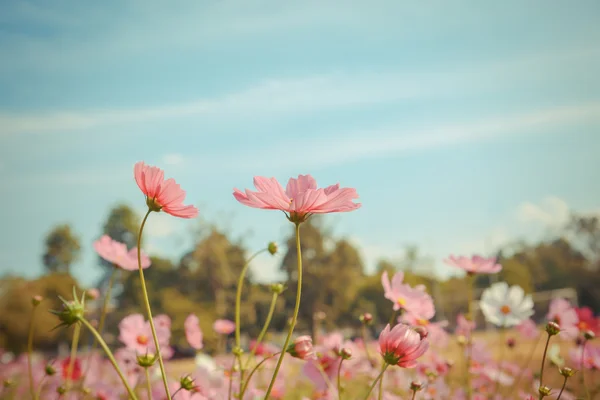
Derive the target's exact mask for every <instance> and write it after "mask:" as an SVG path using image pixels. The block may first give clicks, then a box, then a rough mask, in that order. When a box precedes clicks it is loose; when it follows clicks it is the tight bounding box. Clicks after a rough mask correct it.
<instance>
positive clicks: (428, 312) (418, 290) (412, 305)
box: [381, 271, 435, 320]
mask: <svg viewBox="0 0 600 400" xmlns="http://www.w3.org/2000/svg"><path fill="white" fill-rule="evenodd" d="M403 280H404V273H402V271H398V272H396V273H395V274H394V276H393V277H392V280H391V282H390V280H389V278H388V274H387V271H384V272H383V273H382V274H381V285H382V286H383V291H384V296H385V298H386V299H388V300H390V301H391V302H392V303H393V304H394V306H393V308H394V310H400V309H403V310H404V311H406V312H407V313H410V314H412V315H413V317H414V318H416V319H420V320H430V319H431V318H433V316H434V315H435V306H434V304H433V299H432V298H431V296H430V295H429V294H427V292H426V291H425V286H423V285H418V286H416V287H414V288H413V287H411V286H410V285H408V284H405V283H403Z"/></svg>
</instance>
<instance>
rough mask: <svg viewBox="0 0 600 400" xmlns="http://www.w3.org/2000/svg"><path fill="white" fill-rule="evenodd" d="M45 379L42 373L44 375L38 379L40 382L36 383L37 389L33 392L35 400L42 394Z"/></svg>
mask: <svg viewBox="0 0 600 400" xmlns="http://www.w3.org/2000/svg"><path fill="white" fill-rule="evenodd" d="M45 380H46V375H44V377H43V378H42V380H41V381H40V384H39V385H38V390H37V392H36V394H35V397H34V399H35V400H37V399H39V398H40V396H41V395H42V389H43V388H44V383H45Z"/></svg>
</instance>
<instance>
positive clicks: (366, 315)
mask: <svg viewBox="0 0 600 400" xmlns="http://www.w3.org/2000/svg"><path fill="white" fill-rule="evenodd" d="M358 319H360V322H362V323H363V324H365V325H370V324H371V322H373V315H371V313H368V312H366V313H364V314H363V315H361V316H360V317H359V318H358Z"/></svg>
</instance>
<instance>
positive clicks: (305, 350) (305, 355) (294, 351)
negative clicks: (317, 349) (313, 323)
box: [286, 335, 316, 360]
mask: <svg viewBox="0 0 600 400" xmlns="http://www.w3.org/2000/svg"><path fill="white" fill-rule="evenodd" d="M286 351H287V352H288V353H290V355H291V356H292V357H296V358H300V359H302V360H312V359H315V358H316V356H315V353H314V350H313V343H312V338H311V337H310V336H306V335H305V336H300V337H298V338H296V340H294V343H292V344H290V345H289V346H288V348H287V350H286Z"/></svg>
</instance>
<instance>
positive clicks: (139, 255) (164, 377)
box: [137, 209, 171, 400]
mask: <svg viewBox="0 0 600 400" xmlns="http://www.w3.org/2000/svg"><path fill="white" fill-rule="evenodd" d="M151 212H152V210H151V209H148V212H147V213H146V215H145V216H144V219H143V220H142V225H141V226H140V232H139V234H138V240H137V258H138V269H139V271H140V283H141V285H142V294H143V295H144V305H145V306H146V314H147V315H148V322H149V323H150V330H151V331H152V339H153V340H154V347H155V348H156V355H157V356H158V365H159V366H160V374H161V375H162V380H163V384H164V386H165V392H166V394H167V399H168V400H171V393H170V392H169V381H168V380H167V373H166V371H165V363H164V362H163V357H162V354H161V352H160V344H159V343H158V336H157V335H156V327H155V326H154V319H153V318H152V310H151V309H150V300H149V299H148V290H147V289H146V280H145V279H144V269H143V268H142V249H141V244H142V243H141V242H142V232H143V231H144V225H145V224H146V220H147V219H148V216H149V215H150V213H151Z"/></svg>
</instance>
